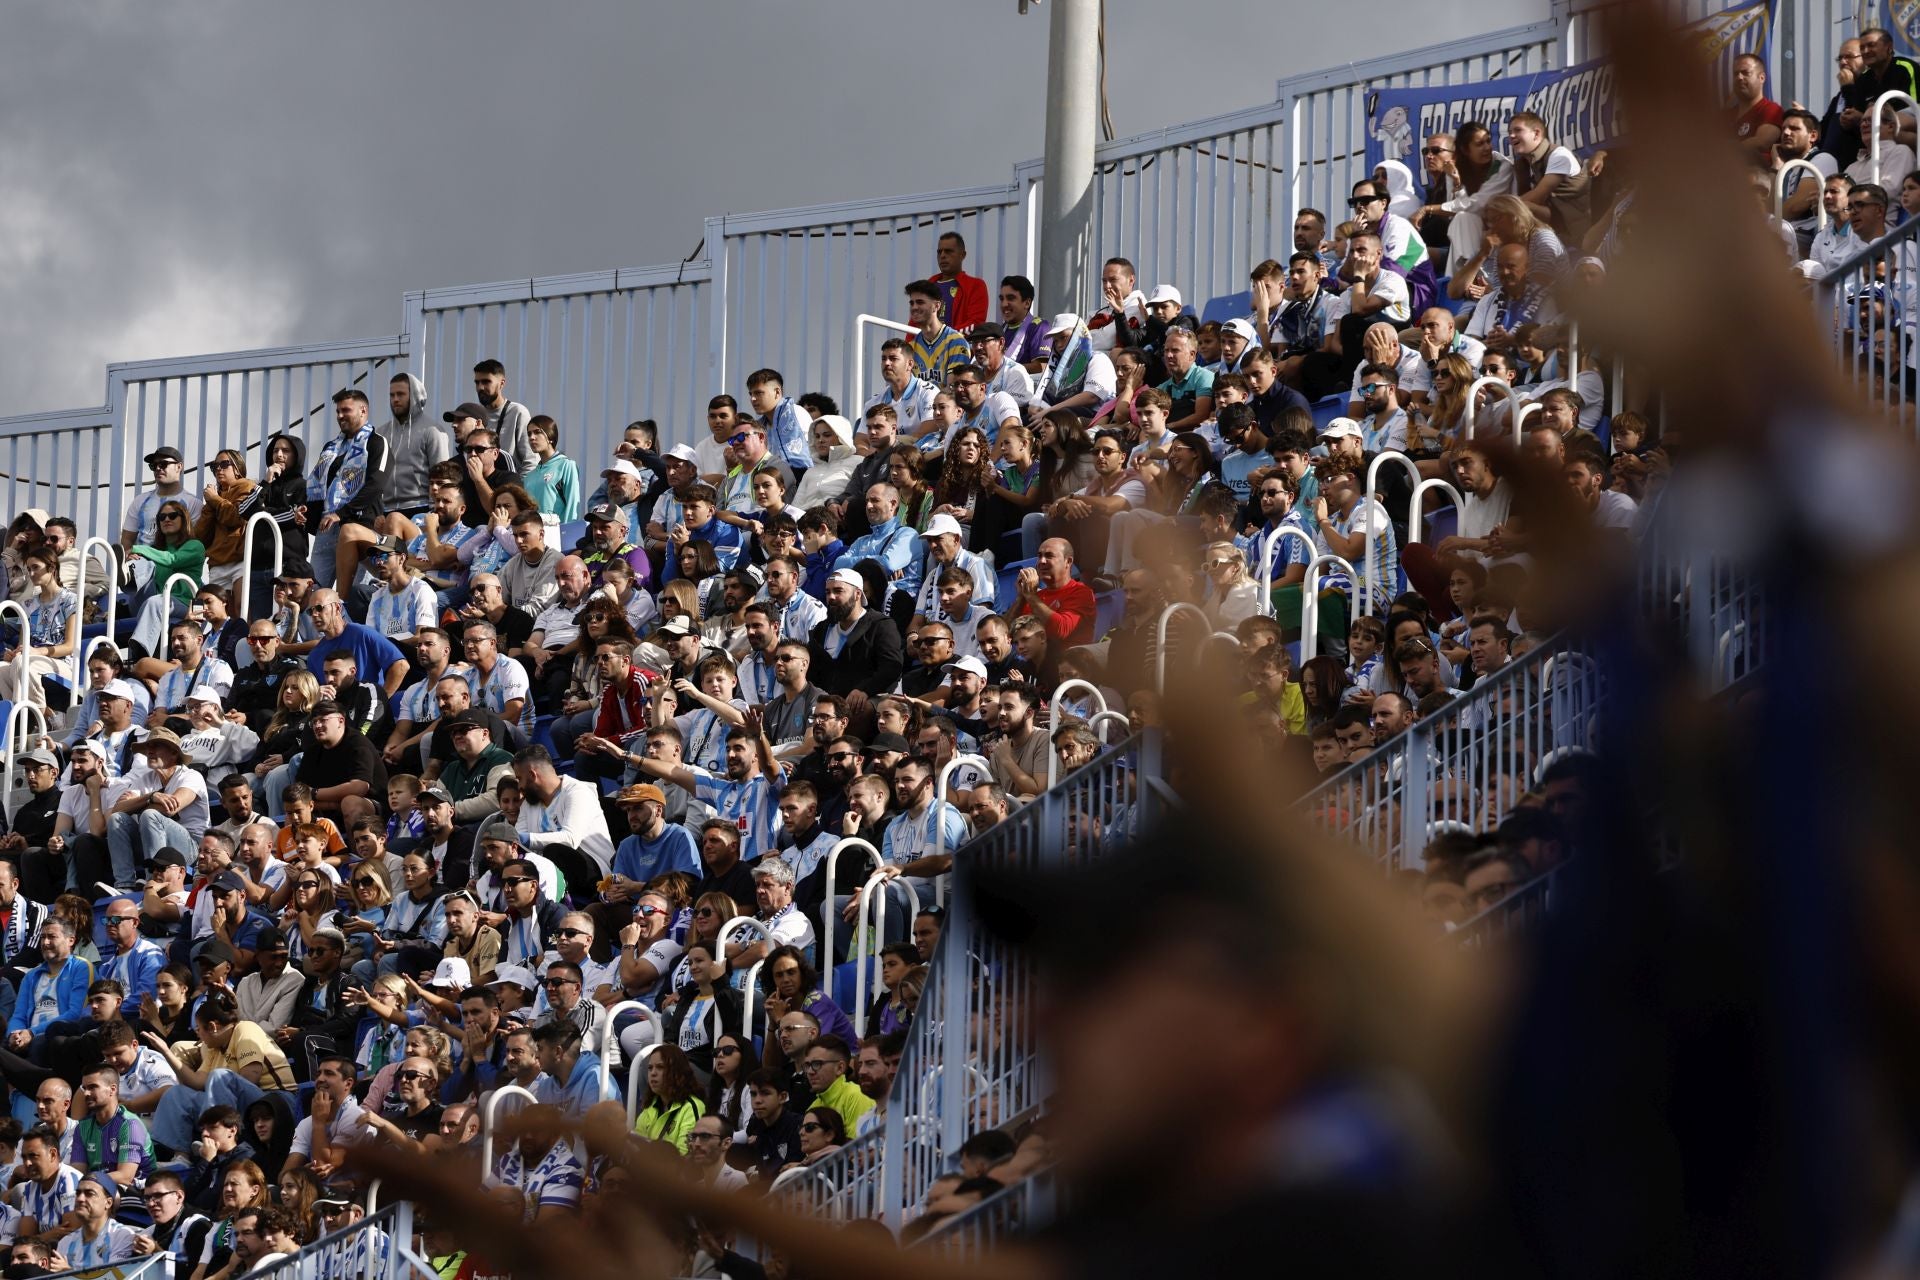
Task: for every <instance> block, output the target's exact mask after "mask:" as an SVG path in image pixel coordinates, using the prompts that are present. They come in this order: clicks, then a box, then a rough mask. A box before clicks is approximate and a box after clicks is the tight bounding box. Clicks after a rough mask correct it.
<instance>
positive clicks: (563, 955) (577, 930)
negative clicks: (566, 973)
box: [533, 911, 620, 1035]
mask: <svg viewBox="0 0 1920 1280" xmlns="http://www.w3.org/2000/svg"><path fill="white" fill-rule="evenodd" d="M593 939H594V921H593V917H592V916H591V915H588V914H586V913H585V912H580V911H570V912H568V913H567V914H566V915H564V916H561V917H560V927H559V928H557V929H555V930H554V931H553V949H552V950H550V951H548V952H547V954H546V955H545V956H544V957H543V958H542V959H543V962H544V964H545V965H546V966H547V967H546V970H545V971H544V972H545V976H547V977H552V976H553V973H552V969H553V966H554V965H557V964H567V965H571V966H573V968H574V969H576V970H578V971H579V972H578V974H577V976H578V978H579V982H578V983H577V984H576V985H575V986H574V987H573V988H572V990H571V991H570V992H567V993H563V995H562V996H561V997H559V998H555V997H554V996H552V995H551V992H552V988H551V987H548V986H544V985H543V986H542V988H541V992H540V996H539V997H538V998H537V999H536V1000H535V1001H534V1005H533V1008H534V1016H535V1017H540V1016H541V1015H543V1014H546V1013H549V1012H552V1011H556V1010H557V1011H558V1012H560V1013H562V1014H567V1013H571V1012H572V1011H573V1009H574V1007H575V1006H576V1005H579V1004H593V1003H594V1002H595V1001H596V1000H599V999H601V998H602V996H603V994H604V993H606V992H608V991H613V990H617V989H618V987H619V985H620V966H619V964H617V963H616V962H614V961H611V960H610V961H608V962H607V963H605V964H601V963H599V962H597V961H595V960H594V959H593V957H592V956H591V955H590V954H589V953H590V952H591V951H592V949H593ZM575 1021H576V1022H579V1023H580V1033H581V1034H582V1035H586V1034H587V1033H588V1032H590V1031H591V1030H592V1029H593V1023H594V1022H595V1021H596V1019H595V1017H594V1016H593V1015H591V1014H582V1015H580V1016H579V1017H577V1018H576V1019H575Z"/></svg>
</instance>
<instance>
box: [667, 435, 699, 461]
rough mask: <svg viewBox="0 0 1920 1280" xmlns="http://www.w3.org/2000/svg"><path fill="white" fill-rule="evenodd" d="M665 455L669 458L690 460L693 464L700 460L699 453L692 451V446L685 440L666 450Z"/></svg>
mask: <svg viewBox="0 0 1920 1280" xmlns="http://www.w3.org/2000/svg"><path fill="white" fill-rule="evenodd" d="M667 456H668V457H669V458H678V459H679V460H680V461H682V462H691V463H694V464H695V465H698V464H699V462H700V455H699V454H697V453H695V452H694V451H693V446H692V445H690V444H687V443H686V442H685V441H682V442H681V443H679V444H677V445H675V446H673V448H671V449H669V450H667Z"/></svg>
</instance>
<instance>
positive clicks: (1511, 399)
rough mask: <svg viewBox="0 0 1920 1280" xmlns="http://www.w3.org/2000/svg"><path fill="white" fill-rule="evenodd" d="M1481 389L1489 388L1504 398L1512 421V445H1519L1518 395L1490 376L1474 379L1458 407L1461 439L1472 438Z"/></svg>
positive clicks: (1504, 382) (1508, 386)
mask: <svg viewBox="0 0 1920 1280" xmlns="http://www.w3.org/2000/svg"><path fill="white" fill-rule="evenodd" d="M1482 387H1491V388H1493V389H1494V390H1496V391H1498V392H1500V393H1501V394H1502V395H1504V396H1506V398H1507V414H1508V416H1509V417H1511V418H1512V419H1513V443H1514V444H1515V445H1516V446H1518V445H1519V443H1520V393H1519V392H1518V391H1515V390H1514V389H1513V384H1512V383H1510V382H1508V381H1507V380H1506V379H1504V378H1496V377H1493V376H1492V375H1491V374H1489V375H1487V376H1485V377H1480V378H1475V379H1474V380H1473V384H1472V385H1471V386H1469V387H1468V388H1467V398H1466V402H1465V403H1463V404H1462V405H1461V406H1460V416H1461V418H1462V426H1461V428H1460V434H1461V436H1462V438H1464V439H1467V440H1471V439H1473V438H1474V429H1473V420H1474V418H1475V417H1476V416H1477V415H1478V406H1479V402H1480V388H1482Z"/></svg>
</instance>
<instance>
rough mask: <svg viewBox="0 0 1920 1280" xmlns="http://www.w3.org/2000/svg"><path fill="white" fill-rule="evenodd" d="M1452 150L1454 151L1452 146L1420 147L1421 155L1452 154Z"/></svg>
mask: <svg viewBox="0 0 1920 1280" xmlns="http://www.w3.org/2000/svg"><path fill="white" fill-rule="evenodd" d="M1452 152H1453V148H1452V147H1422V148H1420V154H1421V155H1423V156H1444V155H1450V154H1452Z"/></svg>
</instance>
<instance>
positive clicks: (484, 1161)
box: [480, 1084, 540, 1173]
mask: <svg viewBox="0 0 1920 1280" xmlns="http://www.w3.org/2000/svg"><path fill="white" fill-rule="evenodd" d="M506 1097H517V1098H525V1099H526V1100H527V1105H528V1106H530V1107H537V1106H539V1105H540V1099H538V1098H536V1097H535V1096H534V1095H533V1090H531V1089H527V1088H523V1087H521V1086H520V1085H517V1084H503V1085H496V1086H495V1087H494V1090H493V1092H492V1093H490V1094H488V1095H487V1096H486V1098H485V1100H484V1101H482V1102H481V1103H480V1168H481V1169H482V1170H484V1171H485V1172H487V1173H492V1172H493V1126H494V1116H495V1114H496V1113H497V1112H498V1111H499V1110H500V1100H501V1099H502V1098H506Z"/></svg>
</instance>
